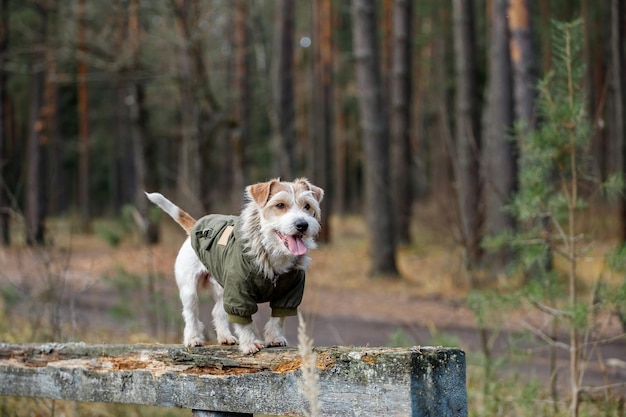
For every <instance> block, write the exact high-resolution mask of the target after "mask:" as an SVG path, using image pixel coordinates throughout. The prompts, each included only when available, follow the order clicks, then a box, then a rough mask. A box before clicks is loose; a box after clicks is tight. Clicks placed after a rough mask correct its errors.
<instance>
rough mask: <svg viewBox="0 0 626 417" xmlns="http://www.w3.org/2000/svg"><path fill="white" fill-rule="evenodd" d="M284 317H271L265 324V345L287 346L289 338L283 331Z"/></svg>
mask: <svg viewBox="0 0 626 417" xmlns="http://www.w3.org/2000/svg"><path fill="white" fill-rule="evenodd" d="M284 327H285V318H284V317H270V319H269V320H268V321H267V323H266V324H265V346H287V338H285V335H284V333H283V329H284Z"/></svg>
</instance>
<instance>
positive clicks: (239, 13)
mask: <svg viewBox="0 0 626 417" xmlns="http://www.w3.org/2000/svg"><path fill="white" fill-rule="evenodd" d="M233 7H234V10H233V14H234V16H233V18H234V19H233V20H234V32H235V33H234V55H235V56H234V59H235V71H234V72H235V80H234V81H235V86H234V88H235V92H236V93H235V94H236V99H235V100H236V101H235V120H236V121H237V127H236V128H235V129H233V132H232V137H231V141H232V148H233V182H232V184H233V189H235V190H243V189H244V187H245V185H246V184H248V181H249V178H248V176H249V174H248V164H249V161H248V156H249V155H248V152H247V151H246V149H247V148H248V144H249V142H250V115H251V100H252V97H251V96H252V83H251V82H250V78H251V74H250V49H251V48H252V43H251V38H250V30H249V29H248V15H249V13H248V12H249V5H248V0H235V1H234V5H233ZM236 198H237V201H236V203H237V204H239V202H240V199H241V196H240V195H237V197H236Z"/></svg>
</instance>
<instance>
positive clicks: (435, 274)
mask: <svg viewBox="0 0 626 417" xmlns="http://www.w3.org/2000/svg"><path fill="white" fill-rule="evenodd" d="M67 227H68V226H67V225H66V224H65V223H59V224H58V225H54V226H52V232H53V233H52V236H55V239H56V240H55V242H54V245H52V246H51V247H48V248H43V249H32V248H25V247H19V246H18V247H13V248H8V249H7V248H2V249H0V265H1V268H0V290H1V292H2V296H3V297H1V298H0V304H2V303H3V304H4V309H1V308H0V311H5V313H4V314H5V316H7V317H6V318H8V320H0V323H2V322H4V324H3V325H1V326H0V331H1V333H0V334H1V335H2V336H1V339H2V340H5V341H20V342H23V341H48V340H54V341H67V340H81V341H85V342H87V343H100V342H103V341H106V342H108V343H134V342H151V343H179V342H180V339H181V337H182V336H181V335H182V320H181V317H180V312H179V310H180V304H179V300H178V296H177V290H176V285H175V282H174V279H173V274H172V270H173V263H174V259H175V256H176V253H177V251H178V247H179V246H180V244H181V243H182V241H183V239H184V237H185V236H184V233H183V232H182V231H180V230H179V229H177V226H176V225H174V224H172V222H169V220H167V221H164V226H163V236H162V243H160V244H158V245H156V246H152V247H150V248H147V247H145V246H143V245H141V244H139V243H138V240H137V239H136V238H135V237H132V236H127V237H126V238H124V239H123V240H122V241H121V242H120V243H119V244H118V245H117V246H112V245H111V244H110V243H108V242H107V241H109V242H110V239H109V238H107V237H106V235H102V234H101V233H100V235H98V234H95V233H94V234H90V235H82V234H76V233H69V232H68V230H67ZM330 227H331V228H332V229H331V231H332V233H331V235H332V240H331V242H332V243H330V244H327V245H321V247H320V248H319V249H318V250H316V251H314V252H313V253H312V257H313V262H312V265H311V268H310V270H309V273H308V274H307V288H306V291H305V298H304V300H303V303H302V305H301V309H300V310H301V311H302V313H303V316H304V318H305V321H306V322H307V326H308V330H309V333H310V334H311V335H312V337H313V339H314V343H315V344H316V345H319V346H327V345H361V346H368V345H369V346H389V345H393V346H403V345H404V346H409V345H433V344H434V345H444V346H458V347H461V348H462V349H464V350H465V351H466V352H467V354H468V380H470V383H471V379H472V378H473V377H472V368H476V369H478V368H480V367H481V366H482V364H484V361H483V360H482V359H480V358H481V352H482V351H483V350H482V349H483V346H484V343H485V341H486V342H487V343H488V346H489V348H490V353H491V354H492V355H493V357H494V358H504V357H506V358H507V360H506V361H505V362H504V363H505V365H503V366H502V367H501V368H500V369H499V372H502V375H505V376H507V377H511V378H516V377H518V376H519V377H521V378H525V379H528V380H530V379H536V380H538V381H540V383H542V384H547V381H548V380H549V379H550V375H549V366H548V365H549V356H550V355H549V346H548V345H547V344H546V342H544V341H543V340H541V338H539V337H537V333H538V332H539V331H547V330H548V326H549V320H548V318H547V317H546V316H545V315H544V314H543V313H541V312H538V311H536V310H534V309H532V308H529V307H525V306H524V305H523V304H519V305H513V306H508V307H505V308H500V309H498V308H496V306H495V305H494V306H491V307H494V308H493V310H487V314H486V315H485V319H484V323H485V327H486V332H485V333H483V335H486V336H487V337H488V339H483V338H481V332H480V329H479V327H478V325H477V323H478V321H477V317H476V314H475V311H473V310H472V309H470V307H469V304H470V303H468V299H469V298H470V297H469V296H470V291H469V290H468V283H467V280H466V278H465V277H464V273H463V268H462V267H461V265H462V262H461V260H462V254H461V252H460V250H459V248H458V245H456V244H455V242H454V239H452V238H451V237H450V233H449V232H448V231H445V230H440V231H437V230H435V231H433V230H428V231H426V229H423V230H420V233H419V236H418V237H417V238H416V243H414V244H413V245H412V246H410V247H404V248H401V250H400V252H399V257H398V263H399V267H400V271H401V278H400V279H392V278H371V277H368V273H367V272H368V268H369V265H368V261H367V258H368V257H367V243H366V230H365V226H364V224H363V222H362V221H361V220H360V219H359V218H356V217H346V218H342V219H334V220H333V221H332V222H331V226H330ZM55 228H56V229H55ZM105 228H106V225H105ZM111 228H115V225H114V224H111ZM99 229H100V230H102V227H100V228H99ZM590 259H591V258H590ZM580 269H581V274H582V275H584V276H588V277H591V278H589V280H592V279H593V277H597V276H598V275H599V274H600V273H601V271H602V262H601V260H596V261H593V260H592V261H588V262H587V263H586V264H585V265H582V266H581V268H580ZM503 279H504V278H502V277H499V278H498V277H496V278H495V281H499V283H500V285H499V287H502V280H503ZM607 279H609V280H611V279H614V280H617V279H623V278H622V277H612V276H609V277H608V278H607ZM585 282H587V281H584V280H583V283H585ZM590 282H591V281H589V283H588V284H586V285H587V288H590V287H591V286H592V284H591V283H590ZM609 284H610V282H609ZM493 286H495V284H493ZM583 286H584V285H583ZM203 301H204V302H203V304H202V311H201V314H202V316H203V319H204V321H205V323H206V324H207V328H209V327H210V326H209V324H210V309H211V307H212V301H211V300H210V298H209V296H208V294H207V295H206V296H205V297H203ZM0 307H1V305H0ZM0 314H2V313H0ZM267 315H268V310H267V307H262V308H261V309H260V311H259V313H258V314H257V316H258V319H256V320H255V323H257V326H258V327H259V328H262V324H263V323H264V320H265V318H266V317H267ZM0 318H3V317H2V316H0ZM596 320H597V323H596V326H595V332H594V336H596V337H598V338H604V339H611V338H612V339H614V340H612V341H611V342H610V343H602V344H597V345H594V346H592V347H591V348H590V355H591V357H590V360H589V362H588V367H587V370H586V374H585V384H588V385H594V386H598V385H603V384H606V383H609V382H610V383H615V382H618V381H624V379H626V367H625V368H621V366H625V365H626V338H624V335H623V330H622V328H621V326H620V323H619V320H618V319H617V317H615V316H614V315H611V314H605V315H601V316H598V317H597V318H596ZM296 327H297V320H296V319H290V320H287V338H288V339H289V340H290V341H291V343H296V340H297V337H296ZM620 335H621V337H620ZM211 336H212V335H211ZM213 340H214V338H213V337H212V338H211V341H213ZM559 340H560V341H562V342H567V337H566V333H565V331H562V332H561V333H560V334H559ZM607 364H608V365H612V366H608V365H607ZM557 368H558V370H559V375H560V376H559V380H558V381H559V384H560V386H562V387H563V388H565V387H567V384H568V377H567V372H568V352H567V350H565V349H559V350H558V356H557ZM623 389H624V388H622V390H623Z"/></svg>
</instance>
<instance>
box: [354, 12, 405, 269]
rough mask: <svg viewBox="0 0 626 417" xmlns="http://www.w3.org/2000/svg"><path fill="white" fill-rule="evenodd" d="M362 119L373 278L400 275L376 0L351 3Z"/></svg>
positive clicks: (366, 206)
mask: <svg viewBox="0 0 626 417" xmlns="http://www.w3.org/2000/svg"><path fill="white" fill-rule="evenodd" d="M352 24H353V29H352V30H353V43H354V54H355V66H356V81H357V90H358V100H359V116H360V123H359V125H360V127H361V134H362V136H363V147H364V151H365V153H364V161H363V163H364V168H365V211H366V221H367V228H368V230H369V253H370V259H371V262H372V265H371V270H370V273H371V275H373V276H377V275H381V276H382V275H384V276H397V274H398V269H397V266H396V256H395V239H394V222H393V217H394V213H393V209H392V205H391V196H390V193H389V189H390V187H389V186H390V183H389V182H390V181H389V144H388V142H387V138H388V137H389V126H388V124H387V112H386V111H385V107H384V104H383V97H382V91H381V89H382V78H381V74H380V69H379V64H380V61H379V59H378V49H377V47H376V44H377V42H376V40H377V32H378V31H377V29H376V1H375V0H353V1H352Z"/></svg>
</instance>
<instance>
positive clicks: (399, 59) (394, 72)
mask: <svg viewBox="0 0 626 417" xmlns="http://www.w3.org/2000/svg"><path fill="white" fill-rule="evenodd" d="M412 4H413V3H412V1H411V0H394V2H393V38H392V41H393V43H392V48H391V51H392V64H391V97H390V103H391V141H392V147H391V162H392V165H391V184H392V188H391V190H392V192H393V202H394V206H395V209H396V220H397V222H396V233H397V237H398V243H403V244H406V243H409V242H410V240H411V233H410V230H411V205H412V202H413V198H412V197H413V193H412V186H411V147H410V142H411V135H410V133H411V100H412V94H411V91H412V83H411V74H412V71H411V69H412V65H411V50H412V48H411V40H412V28H411V20H412V18H413V12H412V11H413V6H412Z"/></svg>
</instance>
